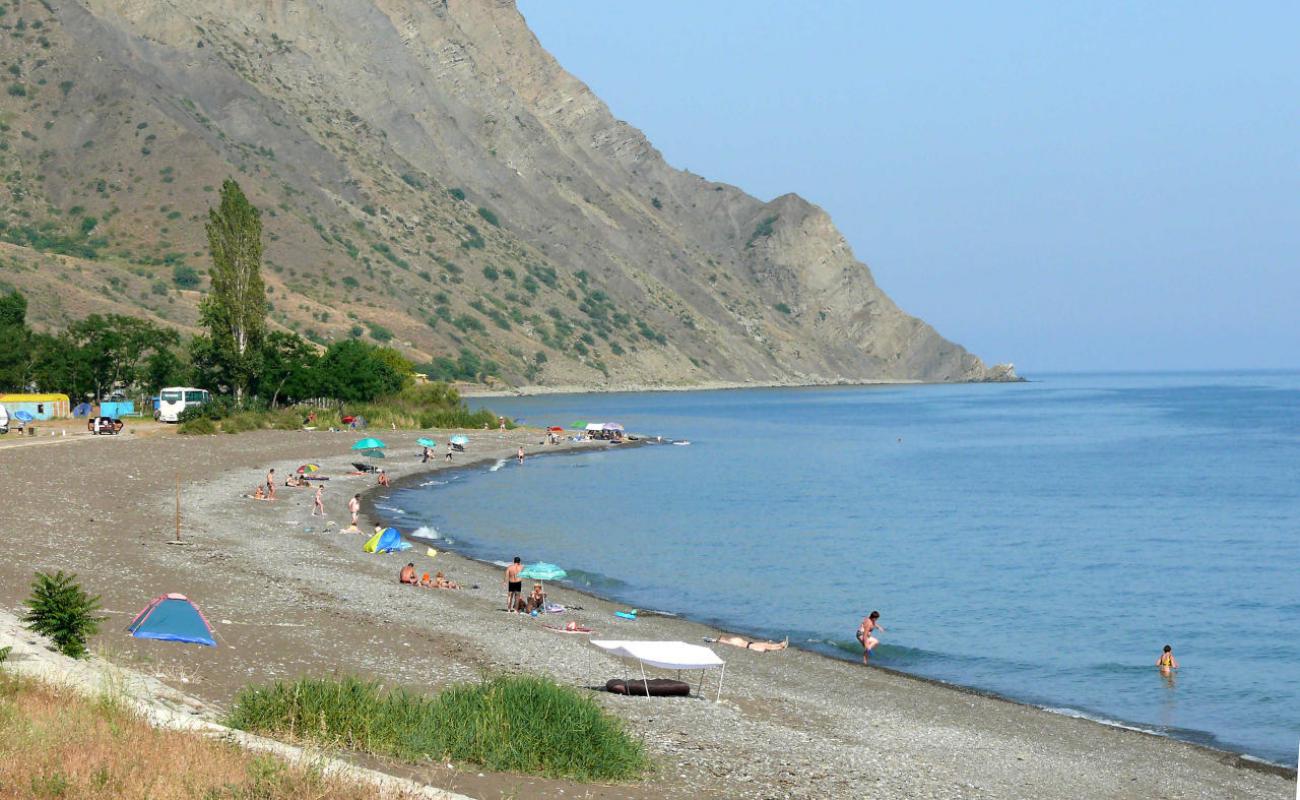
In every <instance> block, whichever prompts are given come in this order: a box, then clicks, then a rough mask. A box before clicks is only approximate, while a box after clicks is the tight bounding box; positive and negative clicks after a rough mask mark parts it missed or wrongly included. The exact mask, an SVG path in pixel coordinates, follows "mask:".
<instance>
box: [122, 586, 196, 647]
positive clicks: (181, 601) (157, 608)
mask: <svg viewBox="0 0 1300 800" xmlns="http://www.w3.org/2000/svg"><path fill="white" fill-rule="evenodd" d="M126 630H127V632H128V633H130V634H131V635H132V636H134V637H135V638H137V639H160V640H162V641H165V642H186V643H188V644H201V645H206V646H208V647H216V646H217V642H216V639H214V638H213V635H212V626H211V625H209V624H208V620H207V618H206V617H204V616H203V612H202V611H199V608H198V606H196V605H194V603H193V602H192V601H191V600H190V599H189V598H188V597H186V596H185V595H183V594H175V593H171V594H164V595H160V596H158V597H155V598H154V599H152V600H150V601H149V605H147V606H145V607H144V609H143V610H142V611H141V612H140V613H139V614H136V615H135V619H134V620H133V621H132V622H131V624H130V625H128V626H127V628H126Z"/></svg>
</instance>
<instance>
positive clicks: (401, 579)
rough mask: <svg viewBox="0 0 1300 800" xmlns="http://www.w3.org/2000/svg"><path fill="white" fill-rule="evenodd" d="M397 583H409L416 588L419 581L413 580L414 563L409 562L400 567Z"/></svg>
mask: <svg viewBox="0 0 1300 800" xmlns="http://www.w3.org/2000/svg"><path fill="white" fill-rule="evenodd" d="M397 582H398V583H409V584H411V585H412V586H418V585H419V583H420V582H419V581H418V580H416V579H415V562H411V563H410V564H407V565H406V566H404V567H402V571H401V572H399V573H397Z"/></svg>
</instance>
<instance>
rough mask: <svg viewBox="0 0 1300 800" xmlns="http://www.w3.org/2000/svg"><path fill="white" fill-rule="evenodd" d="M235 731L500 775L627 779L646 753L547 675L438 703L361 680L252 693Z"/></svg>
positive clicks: (474, 687)
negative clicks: (473, 766)
mask: <svg viewBox="0 0 1300 800" xmlns="http://www.w3.org/2000/svg"><path fill="white" fill-rule="evenodd" d="M228 723H229V724H230V726H231V727H235V728H240V729H243V730H247V731H252V732H255V733H263V734H270V735H273V736H278V737H287V738H289V739H295V740H307V741H311V742H313V743H317V744H324V745H327V746H331V747H341V748H345V749H348V750H355V751H361V752H365V753H371V754H374V755H379V756H386V757H390V758H397V759H400V760H403V761H412V762H420V761H425V760H428V759H438V760H444V759H451V760H453V761H460V762H467V763H471V764H476V765H479V766H481V767H484V768H486V769H489V770H493V771H498V772H522V773H528V774H534V775H545V776H548V777H555V778H573V779H577V780H583V781H607V780H627V779H631V778H636V777H639V776H640V775H642V774H644V773H645V771H646V770H647V768H648V766H649V762H648V760H647V758H646V755H645V750H644V747H643V746H642V745H641V743H640V742H639V741H637V740H636V739H633V738H632V737H631V736H630V735H628V733H627V732H626V731H625V730H624V728H623V725H622V723H621V722H620V721H619V720H617V719H615V718H614V717H612V716H610V715H609V714H606V713H605V712H604V711H602V710H601V709H600V707H599V706H598V705H596V703H595V702H594V701H592V700H591V699H590V698H588V697H584V696H582V695H580V694H578V692H577V691H575V690H573V689H570V688H567V687H564V686H560V685H559V684H557V683H555V682H553V681H550V680H547V679H545V678H537V677H527V676H511V677H499V678H493V679H491V680H487V681H484V682H482V683H477V684H460V685H456V686H453V687H451V688H449V689H447V690H446V691H444V692H442V693H441V694H439V695H437V696H435V697H426V696H423V695H419V694H414V693H412V692H408V691H406V690H403V689H392V690H385V689H383V688H381V687H380V686H379V685H378V684H376V683H372V682H366V681H362V680H359V679H357V678H344V679H342V680H318V679H312V678H303V679H300V680H299V681H297V682H295V683H275V684H273V685H271V686H266V687H258V688H250V689H245V690H244V691H243V692H242V693H240V695H239V697H238V698H237V699H236V701H235V706H234V710H233V711H231V713H230V718H229V720H228Z"/></svg>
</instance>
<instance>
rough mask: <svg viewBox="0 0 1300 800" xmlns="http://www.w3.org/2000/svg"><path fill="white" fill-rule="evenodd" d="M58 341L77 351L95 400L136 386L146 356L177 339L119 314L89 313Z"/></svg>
mask: <svg viewBox="0 0 1300 800" xmlns="http://www.w3.org/2000/svg"><path fill="white" fill-rule="evenodd" d="M62 338H63V340H64V341H65V343H67V344H68V345H70V346H71V347H73V348H75V349H76V350H78V351H80V360H81V362H82V363H81V365H80V366H81V367H84V369H85V370H87V371H88V372H89V378H90V382H91V384H92V387H93V388H92V391H94V393H95V395H96V396H97V397H103V396H104V395H105V394H107V393H109V392H111V391H112V390H113V388H114V387H116V386H118V385H122V386H134V385H136V384H137V383H139V382H140V380H141V379H142V378H143V377H144V373H143V371H142V370H141V369H140V366H141V363H142V362H143V361H144V360H145V359H146V357H147V356H148V355H149V354H151V353H155V352H157V351H158V350H160V349H165V348H167V347H168V346H172V345H176V344H178V343H179V340H180V337H179V335H178V334H177V333H176V331H174V330H172V329H170V328H160V327H158V326H157V325H155V324H153V323H152V322H150V321H149V320H147V319H139V318H136V317H128V316H124V315H122V314H108V315H100V314H91V315H90V316H88V317H86V318H85V319H81V320H77V321H76V322H74V323H72V324H71V325H69V326H68V328H67V330H66V331H65V333H64V336H63V337H62ZM80 371H81V370H80V369H79V370H78V372H80Z"/></svg>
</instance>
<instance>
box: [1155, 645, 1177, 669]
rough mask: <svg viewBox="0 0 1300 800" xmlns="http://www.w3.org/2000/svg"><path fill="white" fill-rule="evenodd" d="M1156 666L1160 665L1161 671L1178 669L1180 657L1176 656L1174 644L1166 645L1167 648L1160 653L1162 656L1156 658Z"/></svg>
mask: <svg viewBox="0 0 1300 800" xmlns="http://www.w3.org/2000/svg"><path fill="white" fill-rule="evenodd" d="M1156 666H1157V667H1160V671H1161V672H1168V671H1169V670H1171V669H1178V659H1176V658H1174V648H1173V646H1172V645H1165V649H1164V651H1163V652H1162V653H1161V654H1160V658H1158V659H1156Z"/></svg>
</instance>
